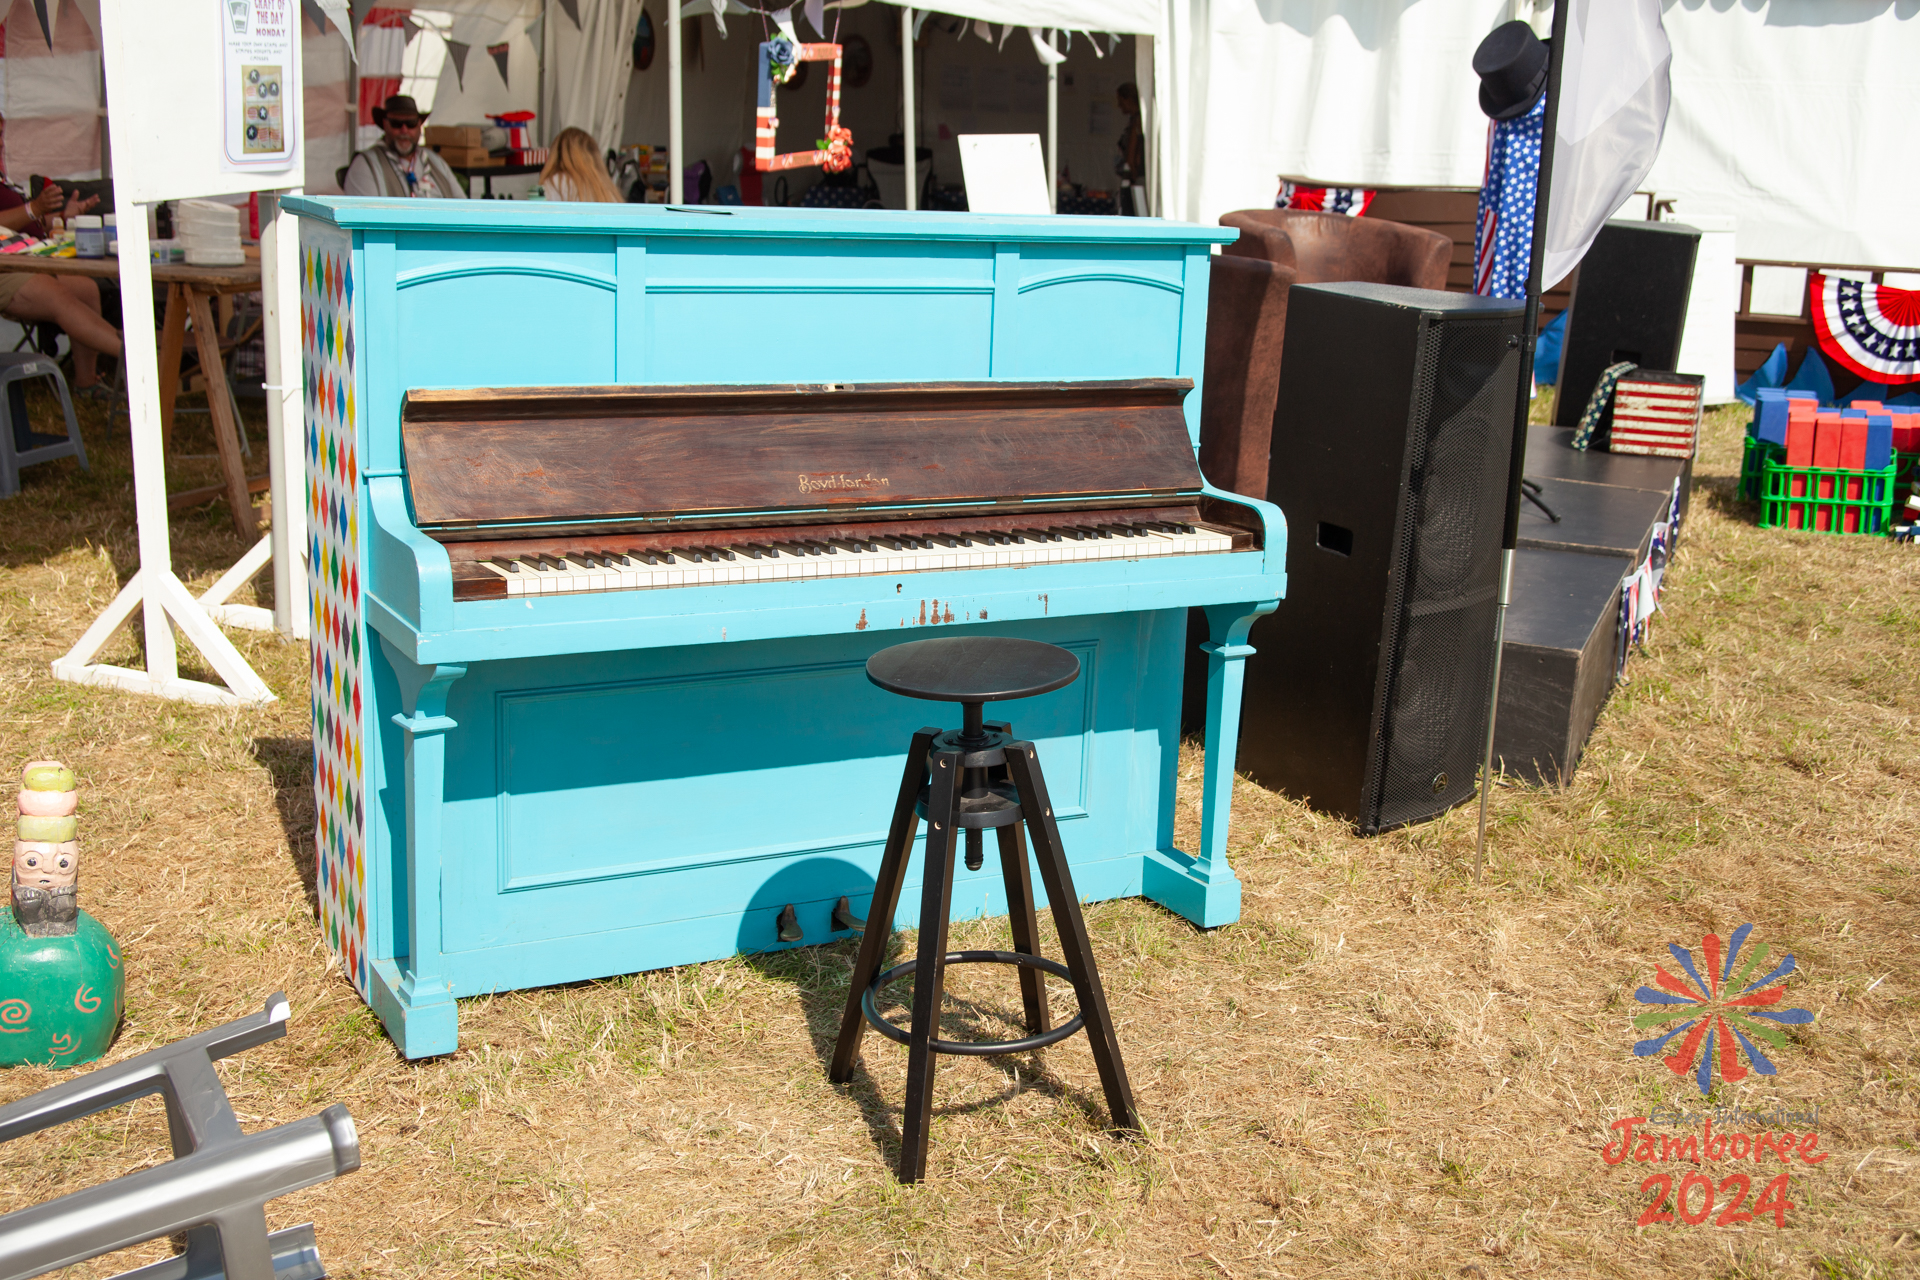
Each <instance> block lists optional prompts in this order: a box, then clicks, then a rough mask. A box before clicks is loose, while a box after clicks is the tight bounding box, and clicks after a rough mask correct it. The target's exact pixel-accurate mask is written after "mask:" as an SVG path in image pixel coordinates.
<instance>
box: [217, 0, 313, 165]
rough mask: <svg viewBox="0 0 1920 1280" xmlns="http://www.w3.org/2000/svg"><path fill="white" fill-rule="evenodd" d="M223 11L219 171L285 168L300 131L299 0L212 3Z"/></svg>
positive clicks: (236, 0)
mask: <svg viewBox="0 0 1920 1280" xmlns="http://www.w3.org/2000/svg"><path fill="white" fill-rule="evenodd" d="M213 2H214V3H216V4H218V5H219V6H220V9H221V18H222V22H221V25H220V52H221V58H220V131H221V143H222V147H221V157H220V160H221V167H223V168H231V169H233V170H236V171H240V172H246V171H248V170H256V169H276V170H277V169H285V168H286V167H287V166H288V165H289V164H290V163H291V162H292V160H293V150H294V133H295V131H296V130H297V129H298V127H299V122H300V111H299V107H298V101H297V99H295V98H293V97H292V96H291V94H292V92H293V89H294V87H295V77H296V74H297V73H296V72H295V70H294V66H295V61H296V59H297V57H298V53H297V51H296V48H295V44H294V35H295V33H296V31H297V29H298V26H299V21H300V7H299V0H213Z"/></svg>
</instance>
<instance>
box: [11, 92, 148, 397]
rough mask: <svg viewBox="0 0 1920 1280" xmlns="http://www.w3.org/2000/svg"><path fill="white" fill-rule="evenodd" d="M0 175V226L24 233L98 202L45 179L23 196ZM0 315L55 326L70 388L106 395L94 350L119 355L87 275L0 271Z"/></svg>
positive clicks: (36, 233) (37, 232)
mask: <svg viewBox="0 0 1920 1280" xmlns="http://www.w3.org/2000/svg"><path fill="white" fill-rule="evenodd" d="M6 124H7V122H6V120H5V118H4V117H0V142H4V139H5V130H6ZM4 177H5V175H3V174H0V227H5V228H7V229H8V230H9V231H20V232H25V233H26V234H27V235H30V236H33V237H35V238H36V239H44V238H45V237H46V234H47V228H46V226H45V224H44V223H42V222H41V219H42V218H46V217H49V216H51V215H53V214H56V213H58V214H63V215H64V216H66V217H68V218H72V217H75V216H77V215H79V214H82V213H86V212H87V211H88V210H90V209H92V208H93V207H94V206H95V205H96V204H98V203H99V197H98V196H90V197H88V198H87V199H85V200H81V199H80V198H78V197H77V196H76V197H71V198H70V197H69V196H68V195H67V193H66V192H64V191H62V190H61V189H60V187H59V185H58V184H57V183H52V182H49V183H48V184H47V185H46V186H44V187H42V188H41V189H40V194H39V195H37V196H35V197H34V198H33V199H31V200H28V199H27V198H26V197H25V196H23V195H21V194H20V193H19V192H18V191H16V190H15V189H14V188H13V187H12V186H11V185H10V184H8V183H7V182H6V181H4ZM0 313H5V314H6V316H7V317H8V318H9V319H13V320H18V321H20V322H21V323H23V324H56V325H59V326H60V327H61V328H62V329H64V330H66V334H67V337H68V338H70V339H72V341H73V382H74V388H73V389H74V392H75V393H76V394H78V395H82V396H85V397H86V398H88V399H91V400H106V399H108V398H109V393H108V391H107V389H106V387H105V386H104V385H102V384H101V381H100V370H99V363H98V361H99V354H100V353H101V352H102V351H104V352H106V353H107V354H108V355H110V356H118V355H119V354H120V350H121V348H120V332H119V330H117V329H115V328H114V327H113V326H112V325H111V324H109V323H107V320H106V318H105V317H104V316H102V315H101V314H100V284H99V282H98V281H96V280H93V279H91V278H89V277H87V276H48V275H36V274H31V273H29V272H25V271H0Z"/></svg>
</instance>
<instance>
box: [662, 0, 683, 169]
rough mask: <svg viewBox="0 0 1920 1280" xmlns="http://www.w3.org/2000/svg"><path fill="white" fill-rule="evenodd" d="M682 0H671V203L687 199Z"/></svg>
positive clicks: (669, 35) (668, 119) (669, 0)
mask: <svg viewBox="0 0 1920 1280" xmlns="http://www.w3.org/2000/svg"><path fill="white" fill-rule="evenodd" d="M680 70H681V68H680V0H667V168H668V170H670V172H669V173H668V174H667V203H668V204H680V203H682V202H683V201H684V200H685V199H686V195H687V191H686V178H685V177H684V171H683V170H682V168H681V163H682V158H683V157H682V151H683V145H682V144H683V141H684V140H683V138H682V137H681V125H682V124H683V123H685V121H684V120H683V118H682V115H681V111H680Z"/></svg>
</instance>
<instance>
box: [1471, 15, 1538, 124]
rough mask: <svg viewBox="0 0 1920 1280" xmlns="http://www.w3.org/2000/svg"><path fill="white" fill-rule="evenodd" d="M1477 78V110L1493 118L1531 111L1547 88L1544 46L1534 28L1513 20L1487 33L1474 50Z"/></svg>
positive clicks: (1505, 117) (1504, 117)
mask: <svg viewBox="0 0 1920 1280" xmlns="http://www.w3.org/2000/svg"><path fill="white" fill-rule="evenodd" d="M1473 69H1474V71H1475V72H1476V73H1477V74H1478V75H1479V77H1480V109H1481V110H1482V111H1484V112H1486V113H1487V114H1488V115H1489V116H1491V117H1493V118H1494V119H1495V120H1511V119H1513V118H1514V117H1515V116H1523V115H1525V114H1526V113H1527V112H1529V111H1531V110H1533V104H1534V103H1536V102H1538V101H1539V100H1540V94H1541V93H1542V92H1543V91H1544V90H1545V89H1546V87H1547V46H1546V45H1545V44H1544V43H1543V42H1542V41H1541V39H1540V37H1539V36H1536V35H1534V34H1533V28H1532V27H1530V26H1528V25H1527V24H1526V23H1524V22H1521V21H1519V20H1518V19H1515V20H1514V21H1512V22H1503V23H1501V24H1500V25H1499V26H1497V27H1495V28H1494V29H1493V30H1491V31H1489V32H1488V33H1487V38H1486V39H1485V40H1482V41H1481V42H1480V47H1479V48H1478V49H1475V50H1474V51H1473Z"/></svg>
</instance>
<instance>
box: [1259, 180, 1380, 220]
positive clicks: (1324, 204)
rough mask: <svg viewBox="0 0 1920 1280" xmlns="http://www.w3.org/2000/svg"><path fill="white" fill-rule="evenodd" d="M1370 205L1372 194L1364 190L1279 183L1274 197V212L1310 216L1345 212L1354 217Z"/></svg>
mask: <svg viewBox="0 0 1920 1280" xmlns="http://www.w3.org/2000/svg"><path fill="white" fill-rule="evenodd" d="M1372 203H1373V192H1371V191H1369V190H1367V189H1366V188H1365V187H1305V186H1301V185H1300V184H1299V183H1297V182H1288V181H1287V180H1286V179H1284V178H1282V179H1281V180H1280V194H1279V195H1277V196H1275V197H1274V200H1273V207H1274V208H1276V209H1299V210H1302V211H1304V212H1309V213H1344V214H1346V215H1347V216H1348V217H1349V218H1357V217H1359V216H1360V215H1361V214H1363V213H1365V212H1366V211H1367V206H1368V205H1370V204H1372Z"/></svg>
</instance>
